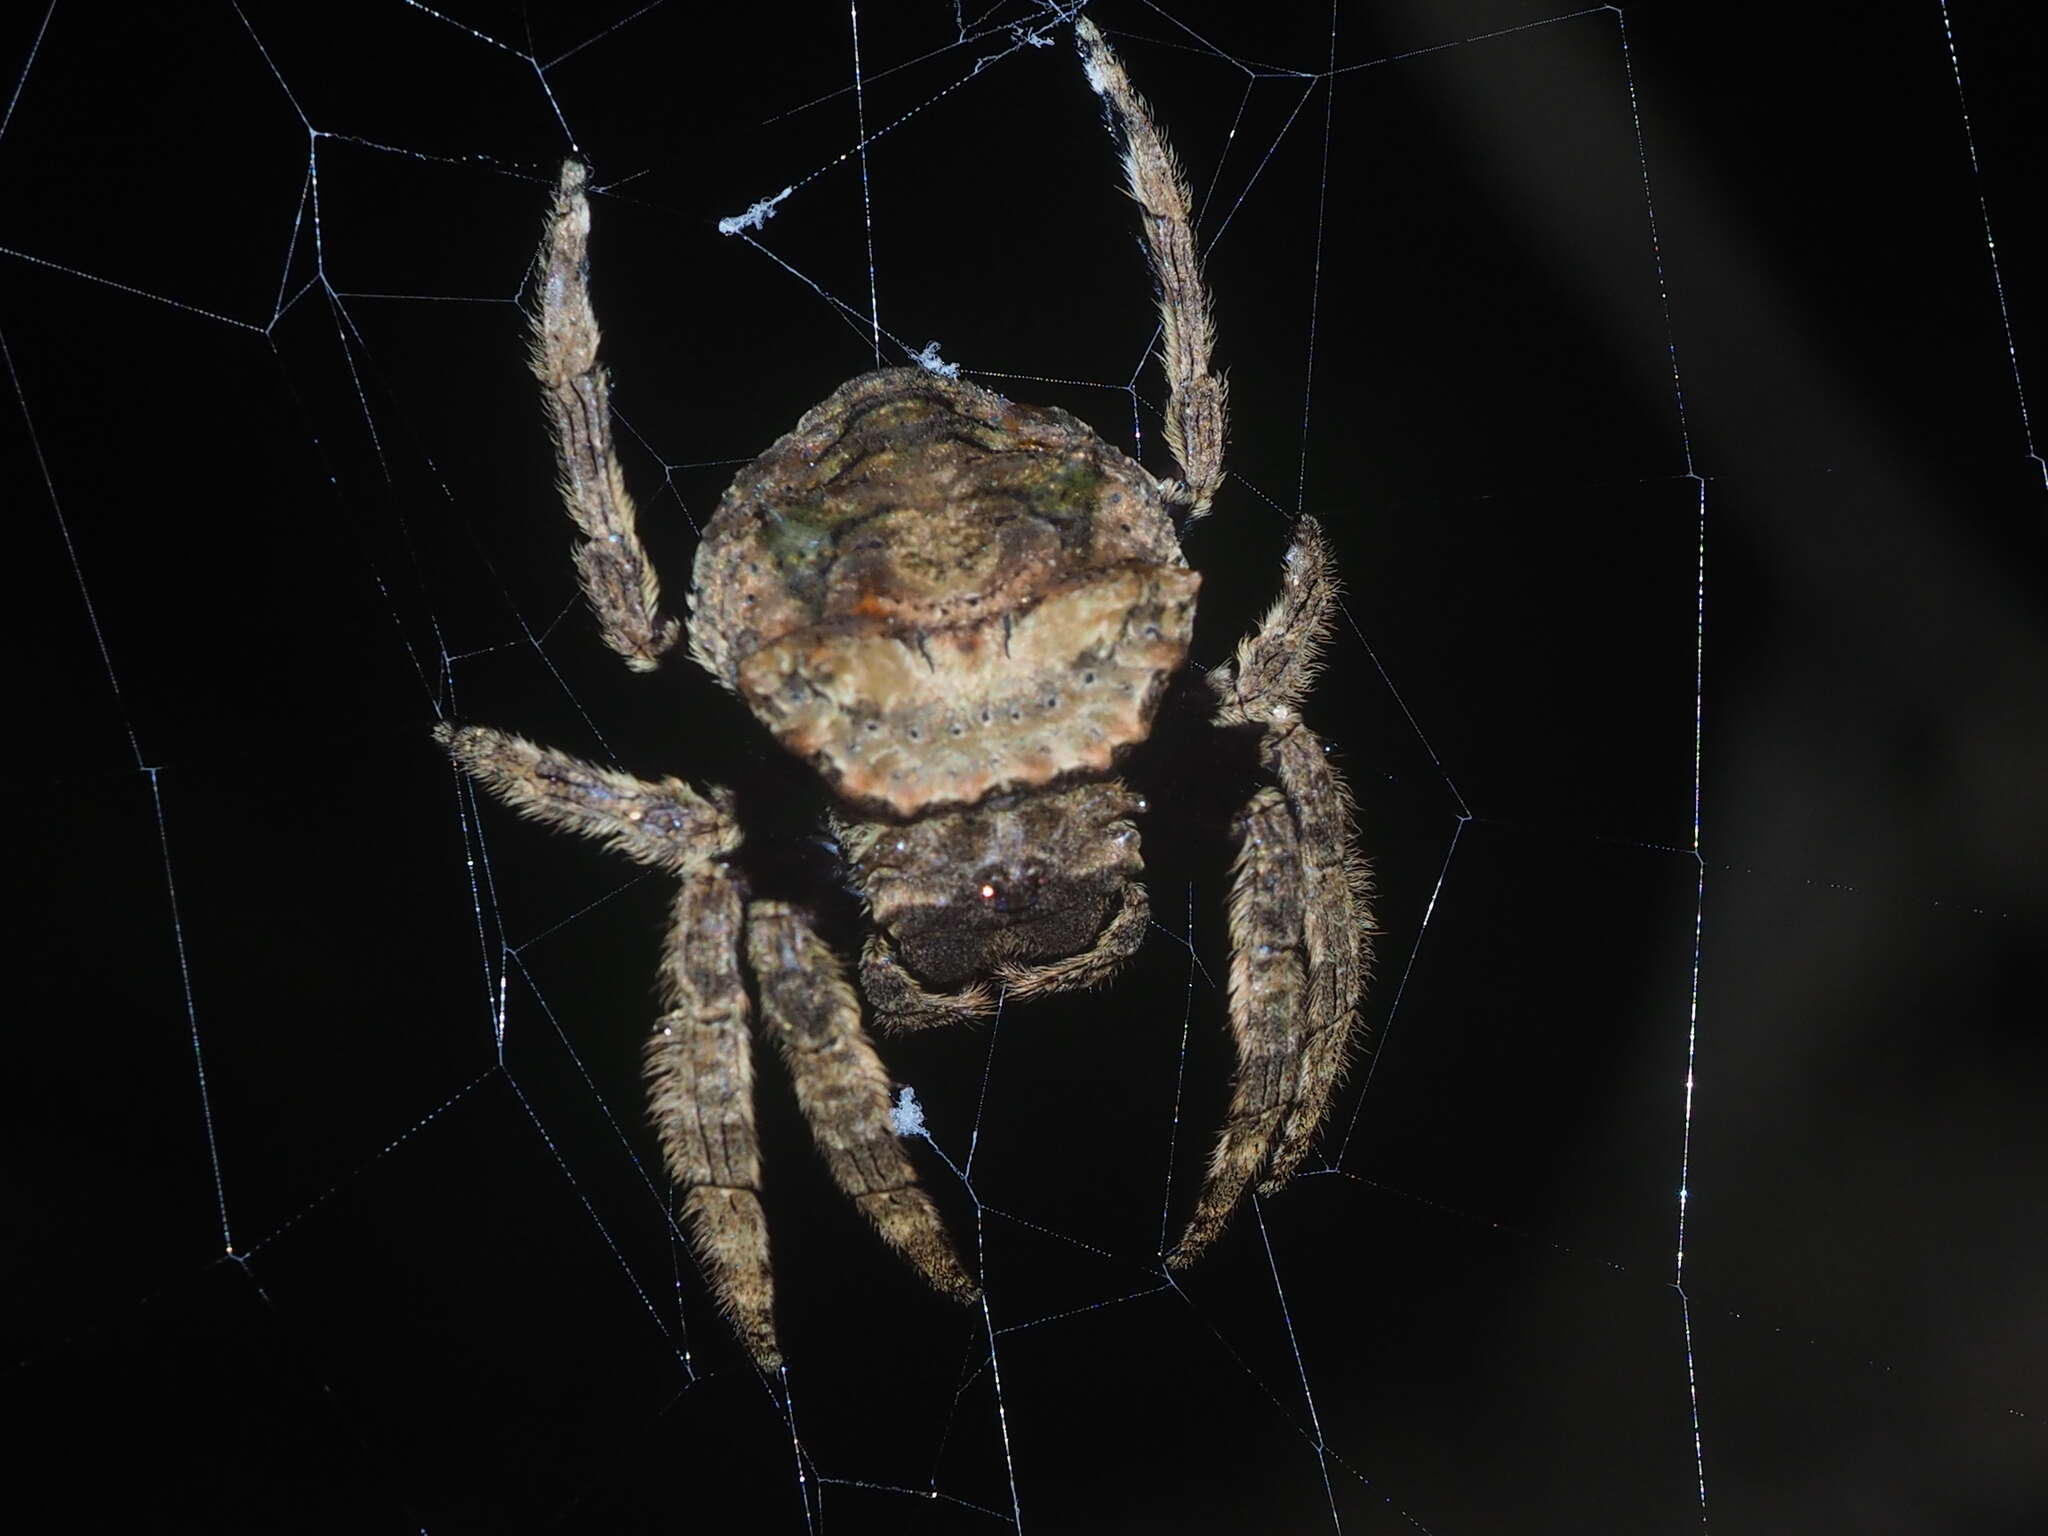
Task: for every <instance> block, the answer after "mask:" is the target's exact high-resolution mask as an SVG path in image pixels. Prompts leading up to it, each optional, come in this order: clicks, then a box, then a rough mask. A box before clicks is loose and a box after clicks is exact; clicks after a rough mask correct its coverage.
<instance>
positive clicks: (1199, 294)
mask: <svg viewBox="0 0 2048 1536" xmlns="http://www.w3.org/2000/svg"><path fill="white" fill-rule="evenodd" d="M1074 44H1075V46H1076V47H1077V48H1078V49H1080V52H1081V66H1082V68H1083V69H1084V70H1086V71H1087V74H1088V84H1089V85H1090V86H1092V87H1093V88H1094V89H1095V92H1096V94H1098V95H1099V96H1101V97H1102V98H1103V100H1104V101H1106V102H1107V103H1108V104H1109V108H1110V117H1111V121H1112V125H1113V127H1114V128H1115V131H1116V135H1117V139H1118V142H1119V144H1120V146H1121V148H1122V151H1123V163H1124V178H1125V180H1126V181H1128V182H1129V184H1130V189H1131V197H1132V198H1133V199H1134V200H1135V201H1136V202H1137V204H1138V207H1139V208H1140V209H1142V210H1143V223H1144V230H1145V254H1146V256H1147V258H1148V259H1149V260H1150V262H1151V264H1152V275H1153V278H1154V279H1155V280H1156V282H1157V283H1158V286H1159V326H1160V331H1161V340H1160V352H1161V356H1162V358H1163V360H1164V362H1165V364H1166V387H1167V399H1166V446H1167V449H1168V451H1170V452H1171V453H1172V454H1173V459H1174V462H1175V463H1176V464H1177V465H1179V466H1180V473H1181V482H1182V483H1181V484H1179V485H1177V486H1175V485H1169V486H1167V487H1166V490H1167V493H1168V495H1169V497H1170V498H1171V499H1173V500H1175V501H1179V502H1181V503H1183V504H1184V505H1185V506H1186V507H1187V520H1188V521H1189V522H1193V521H1194V520H1195V519H1196V518H1198V517H1201V516H1203V515H1204V514H1206V513H1207V512H1208V510H1209V503H1210V502H1211V501H1212V500H1214V498H1215V495H1216V488H1217V487H1218V486H1219V485H1221V484H1222V483H1223V441H1224V438H1225V436H1226V435H1227V431H1228V425H1229V409H1228V408H1229V399H1228V391H1227V390H1226V389H1225V387H1224V383H1223V380H1222V379H1220V378H1218V377H1217V376H1216V375H1215V374H1213V373H1211V372H1210V371H1209V355H1210V353H1211V352H1212V351H1213V350H1214V348H1215V344H1216V327H1215V322H1214V320H1213V319H1212V318H1211V315H1210V308H1209V289H1208V286H1207V285H1206V284H1205V283H1204V282H1203V281H1202V260H1201V255H1200V253H1199V252H1198V251H1197V250H1196V249H1195V235H1194V227H1193V216H1192V214H1191V213H1190V212H1189V206H1188V205H1189V202H1190V198H1189V196H1188V179H1187V175H1186V173H1185V172H1183V171H1182V170H1181V167H1180V161H1179V159H1178V158H1176V157H1175V155H1174V153H1173V149H1172V147H1171V146H1170V145H1169V144H1168V143H1167V142H1166V139H1165V136H1164V135H1163V134H1161V133H1160V131H1159V128H1158V125H1157V124H1155V123H1154V122H1153V120H1152V112H1151V109H1150V108H1149V107H1147V106H1146V105H1145V98H1144V97H1142V96H1140V95H1139V94H1138V93H1137V91H1136V90H1134V89H1133V88H1132V86H1131V81H1130V77H1129V76H1128V75H1126V74H1125V73H1124V66H1123V61H1122V60H1121V59H1119V58H1118V57H1117V56H1116V52H1115V50H1114V49H1112V48H1111V47H1110V46H1109V44H1108V43H1107V42H1105V41H1104V40H1103V37H1102V33H1101V32H1100V31H1098V30H1097V29H1096V26H1095V23H1094V22H1092V21H1090V20H1089V19H1088V18H1087V17H1086V16H1079V17H1076V18H1075V20H1074Z"/></svg>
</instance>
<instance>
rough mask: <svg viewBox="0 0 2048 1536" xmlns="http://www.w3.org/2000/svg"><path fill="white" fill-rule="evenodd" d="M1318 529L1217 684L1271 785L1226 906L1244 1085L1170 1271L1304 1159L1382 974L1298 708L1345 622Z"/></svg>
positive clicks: (1221, 715) (1320, 762)
mask: <svg viewBox="0 0 2048 1536" xmlns="http://www.w3.org/2000/svg"><path fill="white" fill-rule="evenodd" d="M1336 601H1337V582H1336V574H1335V569H1334V567H1333V565H1332V563H1331V561H1330V558H1329V550H1328V546H1327V545H1326V544H1325V543H1324V540H1323V536H1322V530H1321V528H1320V527H1319V526H1318V525H1317V524H1316V523H1315V521H1314V520H1313V519H1311V518H1304V519H1302V522H1301V526H1300V529H1299V530H1298V532H1297V536H1296V541H1295V544H1294V547H1293V548H1292V549H1290V550H1289V551H1288V553H1287V562H1286V577H1285V584H1284V588H1283V591H1282V593H1281V596H1280V598H1279V599H1278V600H1277V601H1276V602H1275V603H1274V604H1273V606H1272V607H1271V609H1269V610H1268V612H1267V614H1266V616H1265V619H1264V620H1263V621H1262V622H1261V624H1260V626H1259V629H1258V631H1257V632H1256V633H1255V634H1253V635H1252V636H1250V637H1249V638H1248V639H1246V640H1245V642H1244V643H1243V644H1242V645H1240V646H1239V647H1238V652H1237V658H1236V661H1235V663H1234V665H1232V666H1228V667H1219V668H1218V669H1217V670H1216V671H1215V672H1213V673H1211V674H1210V676H1211V680H1212V682H1213V683H1214V685H1215V688H1216V692H1217V695H1218V699H1219V708H1218V710H1217V718H1218V721H1219V723H1221V724H1225V725H1238V724H1253V723H1256V724H1258V725H1261V726H1263V727H1264V729H1265V732H1266V735H1265V739H1264V741H1263V742H1262V744H1261V747H1260V760H1261V763H1262V765H1263V766H1264V768H1265V770H1266V772H1267V774H1268V775H1269V776H1270V777H1271V778H1272V780H1273V781H1274V783H1273V786H1271V787H1268V788H1266V789H1262V790H1260V791H1258V792H1257V793H1256V794H1254V795H1253V796H1252V798H1251V800H1250V801H1249V802H1248V803H1247V804H1246V806H1245V809H1244V810H1243V811H1242V812H1241V813H1240V815H1239V818H1238V861H1237V868H1236V872H1235V875H1234V877H1233V881H1232V887H1231V896H1230V939H1231V969H1230V1020H1231V1032H1232V1035H1233V1037H1234V1039H1235V1041H1236V1045H1237V1054H1238V1074H1237V1079H1236V1083H1235V1085H1234V1087H1233V1090H1232V1095H1231V1106H1230V1113H1229V1118H1228V1119H1227V1121H1226V1122H1225V1126H1224V1130H1223V1134H1222V1136H1221V1138H1220V1139H1219V1141H1218V1143H1217V1147H1216V1151H1215V1155H1214V1156H1213V1157H1212V1159H1211V1160H1210V1166H1209V1173H1208V1177H1207V1179H1206V1181H1205V1182H1204V1185H1203V1188H1202V1193H1201V1195H1200V1196H1199V1197H1198V1199H1197V1202H1196V1208H1195V1214H1194V1216H1193V1218H1192V1219H1191V1220H1190V1222H1189V1224H1188V1229H1187V1231H1186V1233H1185V1234H1184V1235H1183V1236H1182V1238H1181V1240H1180V1243H1179V1244H1178V1245H1177V1246H1176V1247H1175V1249H1174V1251H1173V1252H1172V1254H1170V1255H1169V1256H1168V1260H1167V1262H1168V1263H1169V1264H1172V1265H1174V1266H1175V1267H1180V1266H1183V1265H1186V1264H1189V1263H1191V1262H1193V1260H1194V1259H1195V1257H1196V1256H1197V1255H1198V1254H1200V1253H1201V1251H1202V1250H1203V1249H1204V1248H1206V1247H1207V1246H1208V1245H1209V1244H1210V1242H1211V1241H1213V1240H1214V1238H1215V1237H1216V1235H1217V1234H1218V1233H1219V1232H1220V1231H1222V1229H1223V1226H1224V1224H1225V1223H1226V1222H1227V1221H1228V1219H1229V1216H1230V1213H1231V1211H1232V1210H1233V1209H1234V1208H1235V1206H1236V1204H1237V1202H1238V1201H1239V1200H1240V1199H1241V1198H1242V1197H1243V1195H1244V1192H1245V1190H1246V1189H1247V1188H1248V1187H1250V1186H1251V1184H1252V1183H1253V1182H1254V1181H1256V1182H1257V1183H1258V1185H1259V1188H1260V1191H1261V1192H1262V1193H1267V1194H1270V1193H1272V1192H1273V1191H1274V1190H1277V1189H1278V1188H1279V1187H1280V1186H1281V1185H1282V1184H1284V1183H1286V1182H1287V1180H1288V1178H1290V1177H1291V1176H1292V1175H1293V1173H1294V1171H1295V1169H1296V1168H1298V1167H1299V1166H1300V1164H1301V1160H1302V1158H1303V1157H1304V1156H1306V1154H1307V1152H1308V1149H1309V1147H1310V1145H1311V1144H1312V1143H1313V1141H1314V1139H1315V1136H1316V1133H1317V1131H1318V1130H1320V1129H1321V1127H1322V1123H1323V1119H1324V1117H1325V1116H1326V1115H1327V1113H1328V1112H1329V1103H1330V1094H1331V1091H1332V1090H1333V1089H1334V1088H1335V1086H1336V1083H1337V1080H1338V1078H1339V1077H1340V1076H1341V1075H1342V1073H1343V1069H1344V1062H1345V1057H1346V1052H1347V1049H1348V1046H1349V1042H1350V1038H1351V1034H1352V1030H1353V1028H1354V1027H1355V1025H1356V1023H1357V1016H1358V999H1359V995H1360V993H1361V992H1362V990H1363V988H1364V985H1365V979H1366V976H1367V974H1368V972H1369V971H1370V969H1371V964H1372V912H1371V905H1370V903H1371V879H1370V874H1369V871H1368V870H1367V867H1366V864H1365V861H1364V860H1363V859H1362V858H1361V857H1360V856H1359V854H1358V850H1357V834H1356V831H1355V829H1354V826H1353V815H1352V804H1351V796H1350V792H1349V791H1348V790H1347V789H1346V788H1345V785H1344V781H1343V780H1342V779H1340V778H1339V777H1338V776H1337V774H1336V771H1335V770H1334V769H1332V768H1331V766H1330V762H1329V758H1328V757H1327V756H1326V755H1325V753H1324V750H1323V745H1322V742H1321V741H1320V740H1319V739H1318V738H1317V736H1316V734H1315V733H1314V732H1313V731H1311V730H1309V728H1308V727H1307V726H1305V725H1303V724H1302V723H1301V717H1300V701H1301V699H1302V697H1303V696H1304V695H1305V694H1306V692H1307V690H1308V688H1309V686H1310V685H1311V684H1312V682H1313V681H1314V677H1315V672H1316V666H1317V658H1318V656H1319V655H1320V653H1321V651H1322V648H1323V645H1324V643H1325V641H1326V639H1327V637H1328V634H1329V628H1330V624H1331V621H1332V618H1333V616H1334V613H1335V609H1336Z"/></svg>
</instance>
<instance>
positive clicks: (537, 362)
mask: <svg viewBox="0 0 2048 1536" xmlns="http://www.w3.org/2000/svg"><path fill="white" fill-rule="evenodd" d="M589 175H590V170H589V167H587V166H585V165H584V164H583V163H582V162H581V161H577V160H569V161H565V162H564V163H563V165H562V177H561V180H560V182H559V183H557V185H556V188H555V201H554V206H553V207H552V208H551V209H550V210H549V211H548V221H547V233H546V235H545V237H544V238H543V239H542V241H541V248H540V254H539V255H538V257H537V258H536V259H535V278H536V289H537V292H536V295H535V304H534V311H533V372H534V377H536V378H538V379H539V380H540V382H541V393H542V395H543V396H544V397H545V399H546V402H547V409H548V420H549V423H550V424H551V425H552V426H553V428H554V438H555V462H556V464H557V466H558V467H559V469H560V471H561V491H562V504H563V505H564V506H565V507H567V508H568V511H569V516H570V517H571V518H572V519H574V520H575V523H576V526H577V527H578V528H579V529H581V530H582V532H583V537H584V542H583V543H582V544H580V545H579V546H578V547H577V550H576V570H577V573H578V574H579V575H580V576H581V577H582V579H583V592H584V595H585V596H586V597H587V598H588V599H589V600H590V608H591V611H592V612H593V613H595V614H596V615H597V624H598V628H599V629H600V630H601V631H602V632H603V634H604V642H605V644H606V645H609V646H610V647H611V648H612V649H613V650H614V651H617V652H618V653H619V655H621V656H622V657H624V658H625V661H626V665H627V666H629V667H631V668H633V670H634V671H636V672H647V671H652V670H653V668H654V666H655V663H656V661H657V659H658V658H659V657H660V656H661V654H662V652H664V651H666V650H667V649H668V648H669V647H670V646H672V645H674V644H675V642H676V635H677V633H678V625H677V623H676V621H675V620H674V619H665V618H663V617H662V616H661V583H660V581H659V579H658V578H657V577H656V575H655V571H654V565H653V562H651V561H650V560H649V559H648V558H647V551H646V550H645V549H644V548H643V547H642V546H641V543H640V535H639V533H638V532H637V531H636V529H635V526H634V522H635V517H636V515H637V514H636V513H635V511H634V507H633V498H632V495H631V494H630V493H629V492H628V491H627V489H626V477H625V474H624V472H623V471H622V470H621V469H620V468H619V461H618V456H617V454H615V453H614V452H613V450H612V408H611V380H610V377H609V376H608V375H607V374H606V373H605V371H604V369H603V368H602V367H600V366H599V364H598V361H597V348H598V327H597V312H596V311H595V310H594V309H592V308H591V304H590V272H589V262H590V256H589V249H590V201H589V199H588V198H587V197H586V196H585V195H584V186H585V184H586V183H587V181H588V179H589Z"/></svg>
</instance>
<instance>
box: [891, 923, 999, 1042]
mask: <svg viewBox="0 0 2048 1536" xmlns="http://www.w3.org/2000/svg"><path fill="white" fill-rule="evenodd" d="M860 990H861V993H862V995H863V996H865V997H866V998H867V1000H868V1003H869V1005H870V1006H871V1007H873V1009H874V1010H875V1023H876V1025H877V1027H879V1028H881V1029H883V1030H885V1031H887V1032H888V1033H889V1034H892V1035H894V1034H901V1033H903V1032H904V1031H905V1030H912V1029H937V1028H939V1027H940V1026H942V1025H946V1024H963V1023H966V1022H968V1021H969V1020H972V1019H985V1018H987V1017H988V1016H989V1015H990V1014H992V1013H994V1012H995V1011H996V1000H995V997H994V995H993V994H992V993H991V992H990V991H989V989H988V987H987V986H986V985H984V984H983V983H981V982H976V983H975V984H974V985H973V986H971V987H963V988H961V989H960V990H959V991H958V992H933V991H930V990H928V989H927V988H926V987H925V986H924V984H923V983H922V982H920V981H919V980H918V979H917V978H916V977H915V976H913V975H911V974H910V972H909V971H907V970H905V969H904V968H903V962H902V961H900V960H898V959H897V958H896V947H895V946H894V945H893V944H891V943H890V942H889V941H888V940H887V939H885V938H884V937H882V935H881V934H879V933H871V934H869V935H868V941H867V943H866V944H865V945H864V946H862V948H861V952H860Z"/></svg>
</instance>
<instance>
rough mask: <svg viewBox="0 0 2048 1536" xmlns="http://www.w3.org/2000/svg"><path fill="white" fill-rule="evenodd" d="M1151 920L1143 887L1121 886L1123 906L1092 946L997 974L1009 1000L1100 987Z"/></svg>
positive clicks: (1009, 966)
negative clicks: (1075, 952) (1078, 951)
mask: <svg viewBox="0 0 2048 1536" xmlns="http://www.w3.org/2000/svg"><path fill="white" fill-rule="evenodd" d="M1151 921H1152V902H1151V899H1150V898H1149V897H1148V896H1147V895H1146V894H1145V887H1144V886H1142V885H1140V884H1138V883H1137V882H1136V881H1135V880H1134V881H1132V882H1131V883H1130V884H1129V885H1127V886H1125V887H1124V900H1123V905H1122V906H1121V907H1119V908H1118V909H1117V914H1116V916H1115V917H1113V918H1111V919H1110V920H1109V926H1108V927H1106V928H1104V929H1103V930H1102V935H1101V937H1100V938H1098V939H1097V940H1096V941H1095V943H1094V945H1093V946H1092V947H1090V948H1088V949H1084V950H1083V951H1081V953H1080V954H1078V955H1068V956H1067V957H1065V958H1064V959H1060V960H1053V961H1049V962H1047V963H1046V964H1044V965H1018V964H1016V963H1015V962H1012V963H1010V964H1007V965H1005V966H1003V967H1002V969H1001V970H999V971H997V972H996V975H997V977H998V978H999V979H1000V980H1001V981H1002V983H1003V985H1004V987H1005V988H1006V989H1007V990H1008V991H1009V994H1010V995H1011V996H1012V997H1043V996H1045V995H1046V994H1047V993H1051V992H1075V991H1079V990H1081V989H1083V988H1086V987H1099V986H1101V985H1102V984H1103V983H1104V982H1106V981H1108V980H1109V979H1110V978H1111V977H1112V976H1114V975H1115V974H1116V972H1117V968H1118V967H1119V966H1121V965H1122V964H1123V963H1124V962H1125V961H1126V960H1128V959H1130V958H1131V956H1132V955H1134V954H1136V953H1137V952H1138V946H1139V945H1140V944H1142V943H1144V942H1145V930H1146V928H1147V927H1148V926H1150V924H1151Z"/></svg>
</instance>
